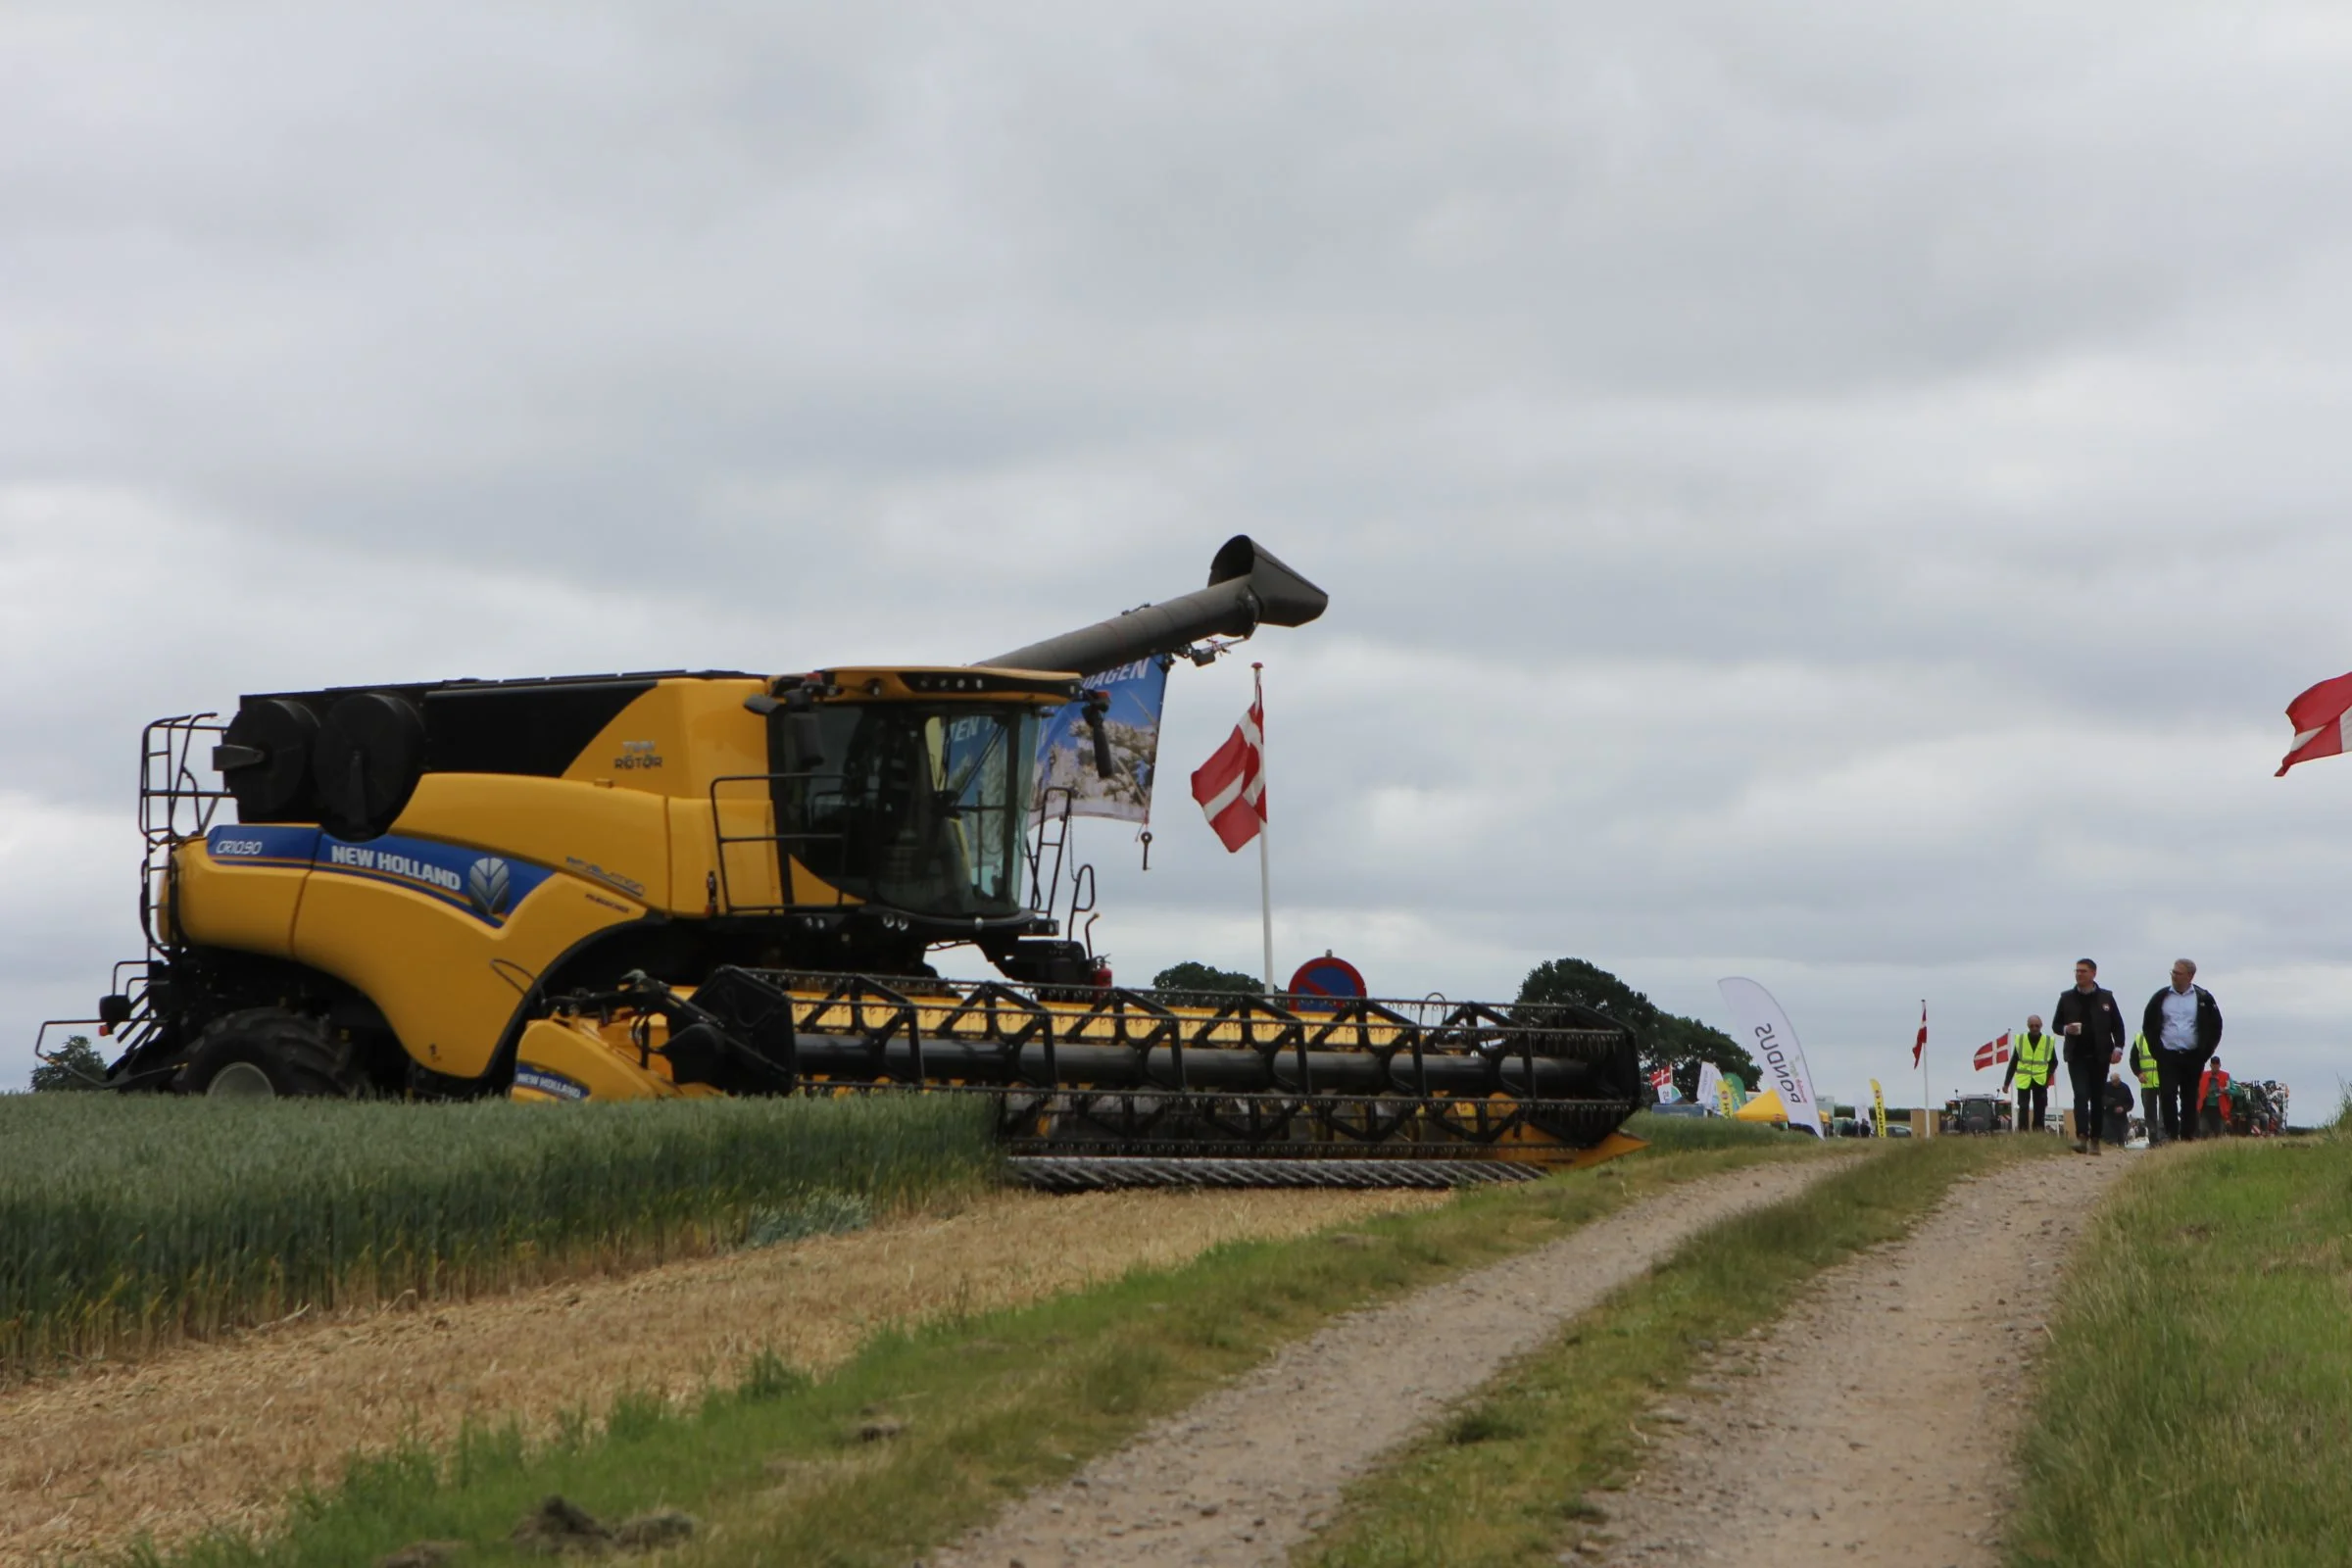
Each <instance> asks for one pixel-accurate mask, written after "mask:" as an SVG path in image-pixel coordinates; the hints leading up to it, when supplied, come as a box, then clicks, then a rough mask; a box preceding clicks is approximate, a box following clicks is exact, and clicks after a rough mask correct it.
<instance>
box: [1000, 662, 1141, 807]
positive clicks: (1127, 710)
mask: <svg viewBox="0 0 2352 1568" xmlns="http://www.w3.org/2000/svg"><path fill="white" fill-rule="evenodd" d="M1086 687H1087V690H1089V691H1097V692H1102V693H1103V694H1105V695H1106V696H1107V697H1109V699H1110V707H1109V709H1108V711H1105V712H1104V713H1103V727H1104V728H1105V729H1106V730H1107V731H1108V732H1109V737H1110V771H1111V776H1110V777H1109V778H1104V777H1103V775H1102V773H1101V772H1100V771H1099V770H1098V769H1097V768H1096V766H1095V734H1094V730H1093V728H1092V726H1090V725H1089V724H1088V723H1087V721H1086V705H1085V704H1084V703H1067V704H1064V705H1063V706H1062V707H1060V708H1058V709H1055V710H1054V711H1053V712H1052V713H1050V714H1048V715H1047V717H1046V721H1045V723H1044V724H1043V725H1042V726H1040V728H1039V731H1038V737H1037V795H1036V798H1035V800H1033V801H1032V802H1031V804H1030V813H1031V814H1032V815H1035V816H1059V815H1060V814H1061V809H1062V803H1063V801H1064V800H1065V799H1066V800H1067V801H1068V803H1069V809H1070V814H1071V815H1072V816H1107V817H1110V818H1112V819H1113V820H1115V821H1120V822H1137V823H1142V822H1149V821H1151V820H1152V768H1153V766H1154V765H1155V764H1156V761H1157V759H1158V756H1159V710H1160V705H1161V703H1162V702H1163V701H1164V700H1165V698H1166V697H1167V693H1168V664H1167V661H1166V660H1164V659H1157V658H1154V659H1139V660H1137V661H1136V662H1134V663H1132V664H1121V665H1120V666H1119V667H1118V668H1116V669H1106V670H1104V671H1103V673H1101V674H1100V675H1089V676H1088V677H1087V679H1086ZM1065 792H1066V793H1065Z"/></svg>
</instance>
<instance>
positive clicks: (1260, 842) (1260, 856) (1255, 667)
mask: <svg viewBox="0 0 2352 1568" xmlns="http://www.w3.org/2000/svg"><path fill="white" fill-rule="evenodd" d="M1265 668H1266V666H1265V665H1263V664H1259V663H1252V664H1251V665H1250V696H1251V697H1252V699H1253V702H1252V705H1251V706H1253V707H1254V708H1256V710H1257V785H1258V798H1257V799H1258V817H1257V912H1258V922H1259V926H1260V929H1261V930H1262V932H1263V934H1264V936H1265V940H1266V990H1267V991H1268V992H1269V993H1271V992H1273V991H1275V990H1276V989H1278V983H1277V982H1276V980H1275V978H1274V862H1273V856H1272V853H1271V852H1270V851H1268V850H1267V848H1266V806H1265V800H1266V798H1265V789H1266V783H1267V779H1266V677H1265Z"/></svg>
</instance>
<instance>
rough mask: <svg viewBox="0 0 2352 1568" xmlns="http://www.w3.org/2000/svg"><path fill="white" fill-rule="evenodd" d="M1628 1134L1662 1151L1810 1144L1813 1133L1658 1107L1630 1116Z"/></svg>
mask: <svg viewBox="0 0 2352 1568" xmlns="http://www.w3.org/2000/svg"><path fill="white" fill-rule="evenodd" d="M1622 1130H1623V1131H1624V1132H1625V1133H1626V1134H1627V1135H1628V1136H1630V1137H1634V1138H1639V1139H1641V1140H1642V1141H1643V1142H1644V1143H1646V1144H1648V1145H1649V1146H1650V1147H1651V1148H1652V1149H1655V1150H1658V1151H1660V1152H1665V1151H1669V1150H1693V1149H1786V1148H1788V1147H1789V1145H1791V1144H1800V1145H1805V1146H1810V1145H1811V1144H1812V1143H1813V1135H1812V1134H1811V1133H1792V1132H1789V1131H1788V1130H1786V1129H1784V1128H1780V1127H1772V1126H1766V1125H1763V1124H1760V1123H1757V1122H1752V1121H1731V1120H1729V1119H1727V1118H1725V1117H1722V1116H1661V1115H1659V1114H1658V1113H1657V1112H1656V1111H1654V1110H1642V1111H1636V1112H1635V1113H1634V1114H1633V1115H1632V1116H1631V1117H1629V1118H1627V1120H1626V1123H1625V1126H1624V1128H1623V1129H1622ZM1831 1147H1832V1148H1834V1149H1835V1148H1844V1149H1856V1148H1860V1147H1862V1146H1860V1145H1858V1144H1835V1143H1834V1144H1832V1145H1831Z"/></svg>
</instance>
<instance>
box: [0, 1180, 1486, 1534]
mask: <svg viewBox="0 0 2352 1568" xmlns="http://www.w3.org/2000/svg"><path fill="white" fill-rule="evenodd" d="M1439 1201H1443V1196H1442V1195H1438V1194H1428V1193H1410V1192H1389V1193H1344V1192H1259V1193H1250V1192H1240V1193H1113V1194H1097V1195H1092V1196H1087V1197H1078V1198H1043V1197H1038V1196H1033V1195H1027V1194H1004V1195H997V1196H992V1197H990V1198H987V1199H985V1200H982V1201H978V1202H976V1203H974V1204H972V1205H971V1206H969V1207H968V1208H966V1209H964V1210H963V1211H962V1212H960V1213H955V1214H947V1215H932V1216H917V1217H915V1218H911V1219H907V1220H902V1221H894V1222H892V1223H889V1224H886V1225H883V1226H880V1227H877V1228H876V1229H873V1230H870V1231H864V1232H860V1233H858V1234H856V1235H849V1236H834V1237H824V1238H819V1239H815V1240H811V1241H807V1242H802V1243H798V1244H795V1245H793V1246H789V1247H779V1248H772V1249H768V1250H761V1251H755V1252H739V1253H735V1254H733V1255H730V1256H726V1257H718V1258H707V1259H701V1260H697V1261H694V1262H688V1263H679V1264H673V1265H670V1266H667V1267H663V1268H660V1269H655V1270H652V1271H650V1272H647V1273H644V1274H639V1275H636V1276H633V1277H630V1278H625V1279H618V1280H605V1281H591V1282H585V1283H580V1284H573V1285H563V1286H554V1287H549V1288H547V1289H544V1290H536V1291H530V1292H525V1293H522V1294H519V1295H516V1296H513V1297H507V1298H502V1299H492V1300H480V1301H472V1302H467V1303H464V1304H458V1305H443V1306H432V1307H427V1308H425V1309H423V1310H413V1311H398V1310H387V1311H382V1312H378V1313H375V1314H372V1315H369V1316H368V1317H365V1318H357V1319H351V1320H345V1321H340V1322H331V1321H330V1322H325V1323H309V1322H302V1323H296V1324H292V1325H288V1326H285V1327H282V1328H279V1329H276V1330H274V1331H263V1332H259V1333H255V1334H251V1335H247V1336H245V1337H243V1338H241V1339H239V1340H235V1341H231V1342H227V1343H222V1344H215V1345H202V1346H191V1347H187V1348H183V1349H179V1350H175V1351H172V1352H171V1353H169V1354H166V1355H163V1356H160V1357H158V1358H156V1359H155V1360H153V1361H150V1362H146V1363H143V1364H135V1365H125V1366H100V1367H95V1368H92V1369H89V1370H86V1371H82V1372H77V1373H74V1374H72V1375H70V1376H65V1377H59V1378H50V1379H45V1380H42V1381H40V1382H37V1383H33V1384H30V1385H25V1386H22V1387H19V1388H16V1389H13V1390H10V1391H8V1392H7V1393H6V1394H5V1395H0V1564H6V1565H20V1564H32V1563H38V1562H44V1561H50V1560H54V1559H55V1558H56V1557H57V1556H59V1555H61V1554H64V1553H80V1552H89V1551H98V1550H105V1549H108V1548H119V1547H122V1546H124V1545H127V1544H129V1543H130V1542H132V1541H133V1540H135V1539H136V1538H137V1537H138V1536H140V1535H141V1534H145V1535H149V1536H151V1537H153V1538H154V1539H155V1540H156V1541H157V1542H158V1543H159V1544H170V1543H173V1542H178V1541H184V1540H186V1539H188V1538H190V1537H192V1536H194V1535H197V1534H200V1533H202V1532H203V1531H204V1530H206V1529H208V1528H212V1527H218V1526H233V1527H254V1526H260V1525H265V1524H267V1523H268V1522H269V1521H270V1520H271V1519H272V1518H274V1517H275V1516H276V1513H277V1510H278V1509H280V1508H281V1507H282V1506H283V1505H284V1502H285V1499H286V1496H287V1495H288V1493H290V1492H291V1491H292V1490H293V1489H294V1488H296V1487H299V1486H301V1485H303V1484H304V1483H306V1482H318V1481H325V1480H329V1479H331V1478H332V1477H334V1476H335V1475H337V1474H339V1472H340V1468H341V1464H342V1461H343V1459H344V1457H345V1456H346V1455H347V1454H349V1453H352V1452H354V1451H355V1450H358V1451H366V1450H375V1449H381V1448H383V1447H386V1446H390V1445H391V1444H392V1443H394V1442H395V1441H397V1440H398V1439H400V1438H401V1437H403V1436H405V1435H411V1434H414V1435H416V1436H418V1437H421V1438H424V1439H426V1440H428V1441H438V1440H446V1439H448V1438H449V1437H451V1436H452V1435H454V1434H455V1433H456V1432H457V1431H458V1429H459V1427H460V1426H461V1425H462V1424H463V1423H464V1422H465V1421H466V1420H467V1419H468V1418H472V1419H474V1420H477V1421H491V1422H496V1421H504V1420H507V1419H514V1420H516V1421H519V1422H520V1423H521V1424H522V1426H523V1428H524V1430H525V1431H526V1432H530V1433H533V1434H545V1433H548V1432H550V1431H552V1430H554V1429H555V1427H556V1425H557V1422H558V1418H559V1416H561V1415H562V1414H564V1412H567V1411H578V1410H579V1409H581V1408H583V1407H585V1408H587V1409H589V1410H592V1411H601V1410H602V1409H604V1408H605V1407H606V1406H607V1404H609V1402H610V1401H611V1399H612V1397H613V1396H614V1395H615V1394H617V1393H619V1392H621V1391H623V1390H650V1391H658V1392H660V1393H662V1394H664V1395H667V1396H671V1397H688V1396H693V1395H696V1394H699V1393H700V1392H701V1390H702V1389H703V1388H705V1387H706V1386H708V1385H709V1384H710V1383H711V1382H712V1381H714V1380H715V1381H719V1382H731V1381H732V1380H733V1379H734V1378H735V1377H736V1376H737V1375H738V1374H739V1373H740V1371H741V1370H742V1367H743V1364H744V1363H745V1362H746V1361H747V1360H749V1359H750V1358H751V1357H752V1356H753V1355H754V1354H755V1353H757V1352H758V1351H759V1350H760V1349H761V1348H772V1349H774V1350H775V1351H776V1352H777V1353H778V1354H780V1355H782V1356H783V1357H784V1358H785V1359H786V1360H787V1361H789V1362H791V1363H793V1364H795V1365H797V1366H800V1367H804V1368H807V1369H809V1370H810V1371H820V1370H822V1369H824V1368H827V1367H830V1366H833V1365H836V1364H838V1363H839V1362H841V1361H842V1360H844V1359H846V1358H847V1357H848V1356H849V1355H850V1354H851V1352H852V1351H853V1350H855V1349H856V1348H857V1347H858V1344H859V1343H860V1342H861V1341H863V1340H864V1339H865V1338H866V1337H867V1336H868V1335H870V1334H872V1333H873V1332H875V1331H876V1330H878V1329H881V1328H884V1327H889V1326H896V1325H900V1324H906V1323H909V1322H919V1321H925V1320H930V1319H936V1318H940V1317H943V1316H954V1315H956V1314H960V1313H964V1312H978V1311H987V1310H992V1309H995V1308H999V1307H1005V1306H1014V1305H1018V1304H1020V1303H1022V1302H1025V1301H1031V1300H1036V1299H1040V1298H1043V1297H1047V1296H1052V1295H1056V1294H1059V1293H1061V1292H1065V1291H1070V1290H1075V1289H1078V1288H1080V1287H1083V1286H1086V1285H1089V1284H1093V1283H1096V1282H1099V1281H1102V1280H1105V1279H1110V1278H1115V1277H1116V1276H1118V1275H1120V1274H1122V1273H1125V1272H1126V1271H1128V1270H1130V1269H1134V1268H1167V1267H1173V1266H1175V1265H1177V1264H1181V1263H1183V1262H1185V1261H1187V1260H1188V1259H1190V1258H1192V1257H1195V1256H1197V1255H1199V1254H1200V1253H1201V1252H1202V1251H1203V1250H1206V1249H1208V1248H1210V1247H1212V1246H1214V1245H1216V1244H1217V1243H1219V1242H1224V1241H1231V1240H1239V1239H1246V1238H1266V1239H1281V1238H1286V1237H1292V1236H1300V1235H1304V1234H1306V1233H1308V1232H1310V1231H1315V1230H1319V1229H1322V1228H1324V1227H1327V1226H1332V1225H1340V1224H1348V1223H1352V1222H1355V1221H1358V1220H1360V1219H1361V1218H1363V1217H1365V1216H1367V1215H1370V1214H1374V1213H1382V1212H1388V1211H1392V1210H1397V1209H1405V1208H1420V1207H1428V1206H1431V1205H1433V1204H1435V1203H1437V1202H1439Z"/></svg>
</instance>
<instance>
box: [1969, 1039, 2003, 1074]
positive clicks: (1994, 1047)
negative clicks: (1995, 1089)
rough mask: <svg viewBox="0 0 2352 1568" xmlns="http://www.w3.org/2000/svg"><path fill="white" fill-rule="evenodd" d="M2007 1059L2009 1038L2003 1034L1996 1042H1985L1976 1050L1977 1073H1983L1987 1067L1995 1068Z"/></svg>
mask: <svg viewBox="0 0 2352 1568" xmlns="http://www.w3.org/2000/svg"><path fill="white" fill-rule="evenodd" d="M2008 1059H2009V1037H2008V1036H2007V1035H2005V1034H2004V1035H2002V1036H2001V1038H2000V1039H1998V1040H1987V1041H1985V1044H1983V1045H1981V1046H1979V1047H1978V1048H1977V1071H1979V1072H1983V1071H1984V1070H1985V1068H1987V1067H1997V1066H1999V1065H2000V1064H2001V1063H2002V1062H2004V1061H2007V1060H2008Z"/></svg>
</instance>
